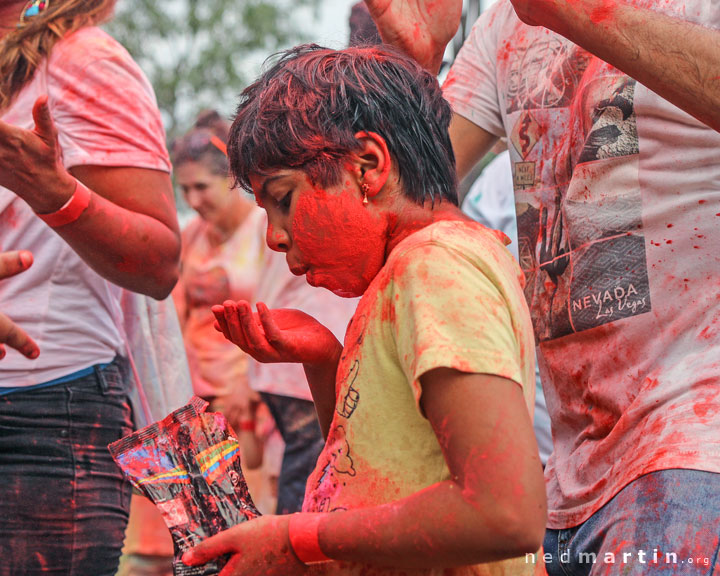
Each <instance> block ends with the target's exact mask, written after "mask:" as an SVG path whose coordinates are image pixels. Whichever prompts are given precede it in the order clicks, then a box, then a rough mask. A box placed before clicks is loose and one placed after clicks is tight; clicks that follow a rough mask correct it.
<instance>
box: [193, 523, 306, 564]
mask: <svg viewBox="0 0 720 576" xmlns="http://www.w3.org/2000/svg"><path fill="white" fill-rule="evenodd" d="M289 522H290V516H287V515H286V516H261V517H259V518H256V519H254V520H250V521H248V522H243V523H242V524H238V525H237V526H233V527H232V528H229V529H228V530H225V531H224V532H221V533H220V534H216V535H215V536H211V537H210V538H208V539H207V540H204V541H203V542H201V543H200V544H198V545H197V546H195V547H194V548H192V549H191V550H188V551H187V552H185V554H184V555H183V557H182V561H183V563H185V564H187V565H188V566H201V565H202V564H205V563H207V562H209V561H210V560H213V559H214V558H217V557H219V556H223V555H225V554H231V555H232V556H231V558H230V561H229V562H228V563H227V564H226V565H225V567H224V568H223V570H222V571H221V572H220V574H219V576H240V575H242V576H255V575H257V576H294V575H296V574H304V573H305V571H306V567H305V565H304V564H303V563H302V562H300V560H298V559H297V557H296V556H295V553H294V552H293V551H292V548H291V546H290V539H289V537H288V524H289Z"/></svg>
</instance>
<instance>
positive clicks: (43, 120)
mask: <svg viewBox="0 0 720 576" xmlns="http://www.w3.org/2000/svg"><path fill="white" fill-rule="evenodd" d="M32 115H33V120H34V121H35V128H34V129H33V130H24V129H23V128H18V127H17V126H12V125H10V124H7V123H5V122H2V121H0V186H4V187H5V188H7V189H8V190H12V191H13V192H15V193H16V194H17V195H18V196H20V197H21V198H22V199H23V200H25V202H27V203H28V204H29V205H30V207H31V208H32V209H33V210H34V211H35V212H39V213H41V214H46V213H50V212H55V211H56V210H58V209H59V208H60V207H62V205H63V204H65V202H66V201H67V200H68V199H69V198H70V197H71V196H72V195H73V192H75V186H76V182H75V179H74V178H73V177H72V175H70V173H68V171H67V170H65V167H64V166H63V165H62V154H61V151H60V145H59V144H58V138H57V136H58V133H57V129H56V128H55V123H54V122H53V119H52V117H51V116H50V110H49V108H48V101H47V96H41V97H40V98H38V99H37V101H36V102H35V105H34V106H33V110H32Z"/></svg>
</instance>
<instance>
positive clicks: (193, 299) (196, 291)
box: [185, 266, 230, 308]
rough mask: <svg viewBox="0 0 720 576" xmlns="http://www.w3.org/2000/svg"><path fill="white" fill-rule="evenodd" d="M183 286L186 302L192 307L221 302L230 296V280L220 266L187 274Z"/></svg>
mask: <svg viewBox="0 0 720 576" xmlns="http://www.w3.org/2000/svg"><path fill="white" fill-rule="evenodd" d="M185 286H186V291H187V299H188V304H189V305H190V306H191V307H193V308H196V307H199V306H209V305H211V304H212V303H213V302H222V301H224V300H226V299H227V298H228V297H229V296H230V281H229V280H228V275H227V272H226V271H225V268H223V267H222V266H215V267H213V268H211V269H210V270H206V271H203V272H197V273H195V274H188V275H187V280H186V283H185Z"/></svg>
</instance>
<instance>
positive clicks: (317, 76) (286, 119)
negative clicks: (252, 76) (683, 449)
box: [228, 44, 457, 205]
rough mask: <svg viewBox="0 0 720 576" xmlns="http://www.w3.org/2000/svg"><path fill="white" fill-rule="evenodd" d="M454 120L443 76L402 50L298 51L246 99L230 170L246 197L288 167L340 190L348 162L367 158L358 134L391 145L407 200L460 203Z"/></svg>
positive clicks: (234, 132) (231, 142)
mask: <svg viewBox="0 0 720 576" xmlns="http://www.w3.org/2000/svg"><path fill="white" fill-rule="evenodd" d="M450 118H451V110H450V105H449V104H448V103H447V101H445V99H444V98H443V96H442V92H441V90H440V86H439V85H438V82H437V80H436V79H435V77H434V76H432V75H431V74H430V73H428V72H427V71H425V70H424V69H423V68H421V67H420V66H419V65H418V64H417V63H416V62H415V61H414V60H411V59H410V58H408V57H406V56H404V55H403V54H401V53H399V52H397V51H396V50H394V49H391V48H389V47H386V46H380V47H378V46H366V47H353V48H347V49H345V50H329V49H327V48H322V47H320V46H317V45H313V44H310V45H303V46H298V47H296V48H293V49H291V50H289V51H287V52H285V53H283V54H281V56H280V58H279V60H278V61H276V62H275V63H274V64H273V65H272V66H271V67H270V68H269V69H267V70H266V71H265V72H264V73H263V74H262V76H261V77H260V78H259V79H258V80H257V81H256V82H255V83H253V84H252V85H250V86H249V87H248V88H246V89H245V90H244V91H243V92H242V94H241V96H240V105H239V106H238V109H237V115H236V117H235V121H234V122H233V125H232V127H231V129H230V136H229V139H228V156H229V159H230V171H231V174H232V175H233V176H234V177H235V180H236V184H237V185H239V186H240V187H242V188H244V189H246V190H248V191H251V185H250V180H249V177H250V175H251V174H267V173H269V172H271V171H273V170H276V169H280V168H297V169H301V170H303V171H304V172H306V173H307V174H308V176H309V177H310V179H311V180H312V181H313V182H316V183H318V184H320V185H323V186H328V185H336V184H338V183H339V179H340V171H341V168H342V164H343V161H344V160H345V159H346V158H347V157H348V156H349V155H350V154H351V153H353V152H354V151H357V150H358V149H359V143H358V141H357V140H356V138H355V134H356V133H357V132H358V131H361V130H365V131H368V132H375V133H377V134H379V135H380V136H382V137H383V138H384V139H385V141H386V142H387V146H388V149H389V151H390V154H391V156H392V157H393V160H394V161H395V162H396V164H397V166H398V169H399V174H400V180H401V185H402V187H403V191H404V193H405V195H406V196H407V197H409V198H411V199H413V200H414V201H415V202H416V203H418V204H420V205H422V204H424V203H425V202H426V201H431V202H434V201H436V200H439V199H447V200H450V201H451V202H453V203H455V204H457V191H456V187H457V177H456V173H455V156H454V155H453V151H452V146H451V144H450V137H449V135H448V126H449V124H450Z"/></svg>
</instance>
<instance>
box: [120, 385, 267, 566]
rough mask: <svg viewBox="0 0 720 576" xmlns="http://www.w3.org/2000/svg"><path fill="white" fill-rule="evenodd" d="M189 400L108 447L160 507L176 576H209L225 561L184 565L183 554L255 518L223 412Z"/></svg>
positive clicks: (130, 477) (253, 506) (132, 479)
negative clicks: (171, 540)
mask: <svg viewBox="0 0 720 576" xmlns="http://www.w3.org/2000/svg"><path fill="white" fill-rule="evenodd" d="M207 406H208V403H207V402H205V401H204V400H202V399H201V398H198V397H197V396H194V397H193V398H192V399H191V400H190V402H189V403H188V404H186V405H185V406H183V407H182V408H179V409H178V410H175V411H174V412H172V413H171V414H169V415H168V416H166V417H165V418H163V419H162V420H160V421H158V422H155V423H154V424H151V425H149V426H146V427H145V428H143V429H142V430H138V431H137V432H134V433H133V434H130V435H129V436H126V437H124V438H122V439H120V440H118V441H117V442H113V443H112V444H110V446H109V449H110V453H111V454H112V457H113V459H114V460H115V462H116V463H117V464H118V466H119V467H120V469H121V470H122V471H123V473H124V474H125V476H126V477H127V478H128V479H129V480H130V482H131V483H132V484H133V486H135V487H136V488H137V489H138V490H140V491H141V492H142V493H143V494H144V495H145V496H147V497H148V498H149V499H150V500H152V501H153V502H154V503H155V505H156V506H157V507H158V510H160V513H161V514H162V517H163V520H164V521H165V524H166V525H167V527H168V528H169V530H170V534H171V535H172V539H173V543H174V547H175V559H174V564H173V570H174V574H175V576H212V575H215V574H217V573H218V572H219V571H220V570H221V569H222V567H223V566H224V564H225V562H226V561H227V559H222V560H218V561H214V562H210V563H208V564H205V565H204V566H198V567H190V566H186V565H185V564H183V563H182V561H181V558H182V555H183V553H184V552H185V551H186V550H188V549H189V548H191V547H192V546H194V545H195V544H197V543H198V542H200V541H202V540H204V539H205V538H207V537H209V536H212V535H213V534H217V533H218V532H221V531H223V530H226V529H227V528H230V527H231V526H235V525H236V524H239V523H240V522H245V521H247V520H250V519H252V518H256V517H257V516H259V515H260V513H259V512H258V511H257V508H255V505H254V504H253V501H252V498H251V497H250V493H249V492H248V488H247V484H246V482H245V478H244V476H243V473H242V468H241V466H240V452H239V445H238V441H237V438H236V437H235V434H234V432H233V431H232V428H230V427H229V426H228V424H227V422H226V421H225V418H224V417H223V416H222V414H218V413H212V412H211V413H206V412H205V409H206V408H207Z"/></svg>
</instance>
